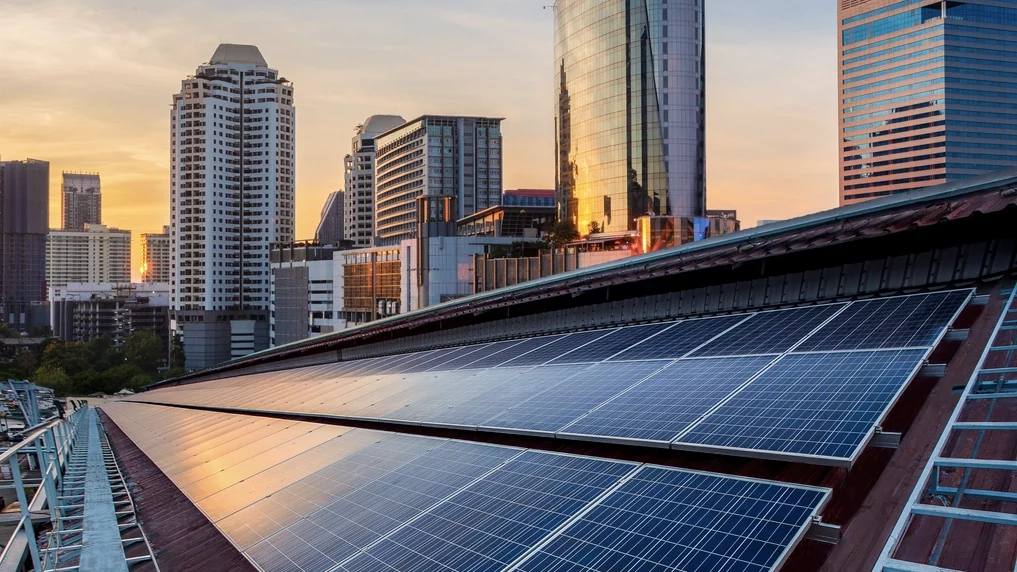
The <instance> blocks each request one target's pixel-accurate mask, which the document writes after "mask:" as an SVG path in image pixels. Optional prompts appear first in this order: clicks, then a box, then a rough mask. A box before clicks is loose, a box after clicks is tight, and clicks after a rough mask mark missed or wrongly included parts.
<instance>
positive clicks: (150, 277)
mask: <svg viewBox="0 0 1017 572" xmlns="http://www.w3.org/2000/svg"><path fill="white" fill-rule="evenodd" d="M171 265H172V261H171V259H170V227H169V226H164V227H162V232H158V233H153V232H148V233H145V234H142V235H141V281H142V282H145V283H146V284H153V283H158V284H169V281H170V267H171Z"/></svg>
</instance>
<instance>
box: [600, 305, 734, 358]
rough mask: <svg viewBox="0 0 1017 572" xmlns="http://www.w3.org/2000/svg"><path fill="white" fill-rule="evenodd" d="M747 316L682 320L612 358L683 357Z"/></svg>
mask: <svg viewBox="0 0 1017 572" xmlns="http://www.w3.org/2000/svg"><path fill="white" fill-rule="evenodd" d="M745 318H746V316H744V315H739V316H722V317H719V318H703V319H699V320H686V321H684V322H678V323H677V324H675V325H674V327H672V328H670V329H669V330H667V331H666V332H663V333H661V334H660V335H656V336H653V337H652V338H650V339H648V340H646V341H644V342H642V343H640V344H638V345H635V346H633V347H631V348H630V349H628V350H626V351H624V352H622V353H620V354H618V355H616V356H614V357H612V358H611V361H626V360H640V359H667V358H680V357H682V356H684V355H685V354H687V353H689V352H690V351H692V350H694V349H696V348H698V347H699V346H701V345H703V344H705V343H706V342H708V341H710V340H711V339H712V338H714V337H716V336H717V335H718V334H721V333H723V332H724V331H725V330H727V329H729V328H731V327H732V326H734V325H735V324H738V323H739V322H742V321H744V320H745Z"/></svg>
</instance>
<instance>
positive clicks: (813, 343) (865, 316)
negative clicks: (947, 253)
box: [796, 290, 971, 351]
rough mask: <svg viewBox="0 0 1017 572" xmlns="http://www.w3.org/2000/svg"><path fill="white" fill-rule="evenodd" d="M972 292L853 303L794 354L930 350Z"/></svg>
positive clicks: (952, 292)
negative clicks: (801, 352)
mask: <svg viewBox="0 0 1017 572" xmlns="http://www.w3.org/2000/svg"><path fill="white" fill-rule="evenodd" d="M970 296H971V290H955V291H951V292H937V293H934V294H924V295H916V296H897V297H894V298H881V299H876V300H866V301H861V302H853V303H852V304H851V305H850V306H848V307H847V309H845V310H844V312H843V313H842V314H841V315H839V316H837V319H836V320H834V321H833V322H831V323H829V324H827V325H826V326H823V328H822V329H820V330H819V331H818V332H816V333H815V334H813V335H812V336H810V337H809V339H807V340H805V342H804V343H803V344H802V345H801V346H799V347H798V348H797V349H796V351H832V350H864V349H881V348H911V347H931V346H932V344H934V343H935V342H936V340H937V339H938V338H939V336H940V335H941V334H942V333H943V331H944V330H945V329H946V328H948V327H949V326H950V323H951V321H952V320H953V318H954V316H955V315H956V314H957V312H958V311H959V310H960V309H961V307H963V305H964V304H965V303H967V301H968V299H969V297H970Z"/></svg>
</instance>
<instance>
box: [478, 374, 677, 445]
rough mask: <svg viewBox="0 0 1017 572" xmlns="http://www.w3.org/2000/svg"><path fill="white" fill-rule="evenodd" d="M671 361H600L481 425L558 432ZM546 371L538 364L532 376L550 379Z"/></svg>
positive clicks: (531, 431) (525, 431) (540, 432)
mask: <svg viewBox="0 0 1017 572" xmlns="http://www.w3.org/2000/svg"><path fill="white" fill-rule="evenodd" d="M667 364H668V362H666V361H643V362H631V363H600V364H596V365H594V366H592V367H590V368H587V369H585V370H583V371H582V372H580V373H578V374H577V375H574V376H572V377H569V378H568V379H564V380H561V381H560V382H559V383H556V384H554V385H552V386H551V387H549V388H548V389H546V390H544V391H542V392H540V393H538V394H536V395H534V396H533V397H531V398H530V399H527V400H525V401H522V402H520V403H518V404H516V405H515V406H514V407H512V408H511V409H509V410H508V411H506V412H504V413H502V414H501V415H498V416H496V417H494V418H492V419H489V420H487V421H485V422H484V423H482V424H481V426H482V427H483V428H486V429H493V430H498V431H508V432H511V433H524V434H526V433H537V434H542V433H554V432H556V431H558V430H559V429H561V428H562V427H564V426H566V425H568V424H569V423H571V422H573V421H575V420H576V419H577V418H579V417H581V416H583V415H585V414H586V412H587V411H589V410H591V409H593V408H594V407H596V406H598V405H600V404H601V403H603V402H605V401H607V400H608V399H611V398H612V397H614V396H615V395H618V394H619V393H621V392H622V391H625V390H626V389H628V388H629V387H631V386H632V385H634V384H636V383H638V382H639V381H640V380H642V379H643V378H645V377H646V376H648V375H650V374H651V373H653V372H655V371H657V370H658V369H660V368H662V367H664V366H665V365H667ZM545 367H554V366H545ZM545 371H546V370H545V369H544V368H543V367H538V368H536V369H535V370H533V371H532V372H531V373H529V374H528V375H535V376H539V377H541V378H545V379H546V376H545V375H544V372H545Z"/></svg>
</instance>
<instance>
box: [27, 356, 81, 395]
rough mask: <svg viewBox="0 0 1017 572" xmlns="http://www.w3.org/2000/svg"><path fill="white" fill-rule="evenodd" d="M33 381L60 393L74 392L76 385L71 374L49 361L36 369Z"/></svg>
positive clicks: (69, 393) (68, 393)
mask: <svg viewBox="0 0 1017 572" xmlns="http://www.w3.org/2000/svg"><path fill="white" fill-rule="evenodd" d="M32 381H34V382H35V383H37V384H39V385H41V386H43V387H48V388H50V389H52V390H53V391H55V392H56V393H57V394H58V395H71V394H73V393H74V386H73V384H72V382H71V378H70V376H68V375H67V373H65V372H64V370H63V369H62V368H60V367H59V366H56V365H53V364H52V363H48V364H46V365H43V366H42V367H40V368H39V369H37V370H35V375H33V376H32Z"/></svg>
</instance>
